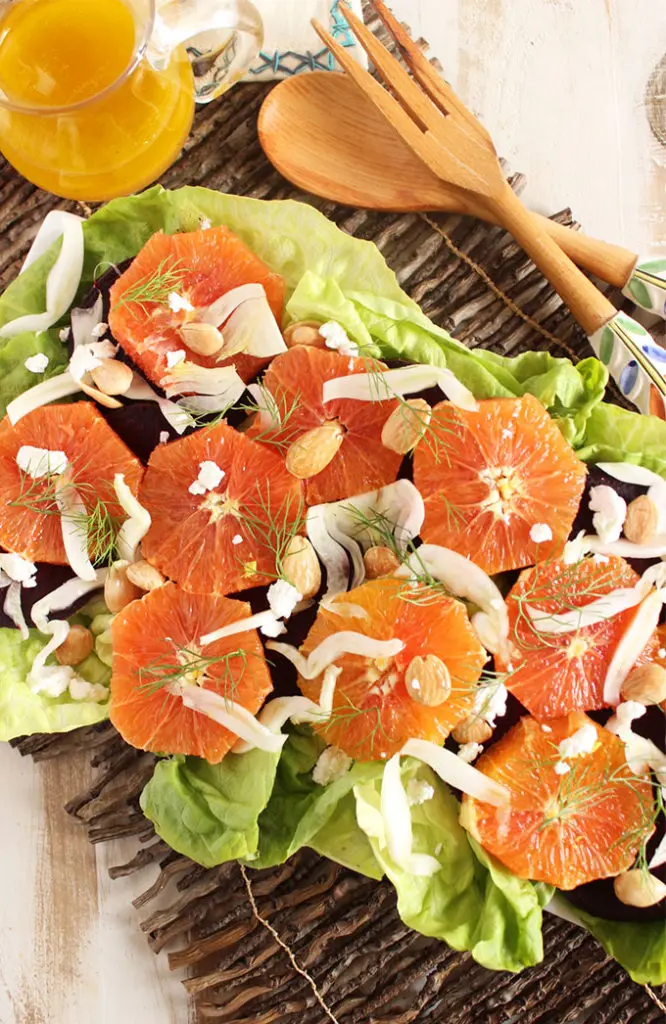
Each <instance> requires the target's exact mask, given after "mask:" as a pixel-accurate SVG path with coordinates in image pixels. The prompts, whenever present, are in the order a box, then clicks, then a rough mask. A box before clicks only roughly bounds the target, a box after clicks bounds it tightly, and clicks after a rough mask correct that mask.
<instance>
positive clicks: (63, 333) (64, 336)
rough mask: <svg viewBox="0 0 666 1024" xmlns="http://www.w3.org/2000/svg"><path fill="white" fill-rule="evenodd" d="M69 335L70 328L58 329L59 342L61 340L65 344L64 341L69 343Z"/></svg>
mask: <svg viewBox="0 0 666 1024" xmlns="http://www.w3.org/2000/svg"><path fill="white" fill-rule="evenodd" d="M70 334H71V328H70V327H62V328H61V329H60V330H59V331H58V337H59V338H60V340H61V341H63V342H65V341H69V336H70Z"/></svg>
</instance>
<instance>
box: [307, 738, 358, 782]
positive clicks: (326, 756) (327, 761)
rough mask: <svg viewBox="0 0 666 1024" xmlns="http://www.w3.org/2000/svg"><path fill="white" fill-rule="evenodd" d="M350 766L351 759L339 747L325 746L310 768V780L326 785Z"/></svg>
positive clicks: (338, 777)
mask: <svg viewBox="0 0 666 1024" xmlns="http://www.w3.org/2000/svg"><path fill="white" fill-rule="evenodd" d="M351 766H352V759H351V757H349V755H348V754H345V752H344V750H340V748H339V747H326V750H322V752H321V754H320V755H319V757H318V758H317V763H316V765H315V766H314V768H313V769H312V780H313V782H316V783H317V785H318V786H328V784H329V782H335V781H336V780H337V779H341V778H342V777H343V776H344V775H346V774H347V772H348V771H349V769H350V768H351Z"/></svg>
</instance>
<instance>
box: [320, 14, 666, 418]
mask: <svg viewBox="0 0 666 1024" xmlns="http://www.w3.org/2000/svg"><path fill="white" fill-rule="evenodd" d="M370 5H371V7H372V8H373V10H374V11H375V12H376V13H377V15H378V16H379V18H380V19H381V20H382V22H383V23H384V25H385V26H386V28H387V30H388V31H389V32H390V34H391V35H392V36H393V38H394V39H395V41H396V43H397V46H398V49H399V51H400V53H401V55H402V57H403V58H404V61H405V64H406V65H407V67H408V68H409V70H410V71H411V74H409V72H408V71H406V70H405V68H404V67H403V66H402V65H401V64H400V63H399V61H398V60H397V59H396V58H395V57H394V56H393V55H392V54H391V53H389V51H388V50H387V49H386V48H385V47H384V46H383V45H382V43H381V42H380V41H379V40H378V39H377V38H376V36H374V35H373V33H372V32H371V31H370V30H369V29H368V28H367V27H366V26H365V24H364V23H363V22H362V21H361V20H360V19H359V18H358V17H357V16H356V15H355V14H354V13H353V11H351V10H350V9H349V7H347V6H344V13H345V17H346V18H347V20H348V22H349V24H350V27H351V29H352V31H353V32H354V35H355V36H356V38H357V39H358V41H359V43H360V44H361V46H362V47H363V49H364V50H365V51H366V53H367V54H368V56H369V58H370V60H371V61H372V63H373V65H374V67H375V69H376V71H377V72H378V74H379V75H380V77H381V78H382V79H383V81H384V83H385V85H386V88H384V86H382V85H381V84H380V82H378V81H377V80H376V79H375V78H373V76H372V75H371V74H370V73H369V72H368V71H366V70H365V69H364V68H362V67H361V65H360V64H358V63H357V62H356V61H355V60H354V58H353V57H352V56H351V55H350V54H349V53H348V52H347V51H346V50H345V49H344V47H342V46H341V45H340V44H339V43H338V42H337V41H336V40H335V39H334V38H333V37H332V36H331V35H330V33H329V32H327V30H326V29H325V28H324V27H323V26H322V25H321V24H320V23H319V22H317V21H316V20H315V21H313V26H314V28H315V30H316V31H317V33H318V35H319V36H320V37H321V39H322V40H323V42H324V43H325V44H326V46H328V47H329V48H330V50H331V52H332V53H333V54H334V56H335V58H336V60H337V61H338V63H339V64H340V66H341V67H342V68H343V69H344V71H345V72H346V73H347V74H348V75H349V76H350V78H352V79H353V80H354V82H355V83H356V85H357V86H358V87H359V89H361V90H362V91H363V93H364V94H365V95H366V97H367V98H368V99H369V100H370V101H371V102H372V103H373V104H374V106H375V107H376V108H377V109H378V110H379V111H380V113H381V114H382V116H383V117H384V118H385V119H386V120H387V121H388V122H389V123H390V124H391V125H392V126H393V128H394V129H395V130H396V131H397V132H398V133H399V135H400V136H401V137H402V138H403V140H404V141H405V142H406V143H407V144H408V145H409V146H410V148H411V149H412V150H413V151H414V153H415V154H416V155H417V156H418V157H419V158H420V159H421V160H422V161H423V162H424V163H425V164H426V165H427V166H428V167H429V168H430V170H431V171H432V172H433V173H434V174H436V175H437V176H438V177H439V178H440V179H441V180H442V181H444V182H446V183H448V184H450V185H453V186H455V187H456V188H458V189H461V190H463V191H464V192H468V193H472V194H473V196H474V198H475V201H476V203H477V205H478V204H480V205H481V207H482V208H485V209H487V211H488V213H489V215H490V217H491V218H492V219H493V220H494V221H495V222H496V223H498V224H500V225H501V226H502V227H504V228H505V229H506V230H507V231H509V232H510V233H511V234H512V235H513V237H514V238H515V239H516V241H517V242H518V243H519V244H520V245H521V246H522V248H523V249H524V250H525V251H526V252H527V253H528V255H529V256H530V257H531V258H532V259H533V261H534V263H535V264H536V265H537V266H538V267H539V269H540V270H541V272H542V273H543V274H544V276H545V277H546V278H547V279H548V280H549V281H550V283H551V284H552V285H553V287H554V288H555V290H556V291H557V292H558V293H559V295H560V296H561V297H562V299H563V300H564V301H565V302H566V304H567V305H568V307H569V309H570V311H571V313H572V315H573V316H574V317H575V319H576V320H577V321H578V323H579V324H580V325H581V327H582V328H583V330H584V331H585V332H586V334H587V335H588V337H589V338H590V341H591V343H592V346H593V348H594V349H595V351H596V352H597V354H598V355H599V356H600V358H601V359H602V361H603V362H604V363H606V364H607V365H608V367H609V370H610V372H611V374H612V375H613V376H614V378H615V380H616V381H617V382H618V384H619V386H620V388H621V390H622V392H623V394H625V395H626V397H628V398H629V399H630V400H631V401H633V402H634V403H635V404H636V405H637V406H638V407H639V408H640V409H641V411H642V412H649V411H653V412H657V413H658V414H659V415H661V416H662V417H664V416H665V413H664V408H665V405H666V380H665V379H664V377H663V376H662V373H661V372H660V370H659V369H658V368H657V366H656V365H655V364H654V362H653V360H652V358H651V355H650V353H651V352H652V353H654V352H655V351H657V350H658V346H657V345H656V344H655V342H654V341H653V340H652V339H651V337H650V335H649V334H648V333H647V331H645V329H644V328H643V327H642V326H641V325H640V324H638V323H636V322H635V321H634V320H632V319H631V317H628V316H627V315H626V314H624V313H618V311H617V309H616V308H615V306H614V305H613V304H612V302H610V300H609V299H608V298H607V297H606V296H605V295H604V294H603V293H602V292H601V291H599V289H598V288H597V287H596V286H595V285H594V284H593V283H592V282H591V281H590V280H589V279H588V278H587V277H586V276H585V275H584V274H583V273H582V272H581V271H580V270H579V269H578V267H576V266H575V264H574V263H573V262H572V261H571V260H570V259H569V257H568V256H567V255H566V254H565V253H564V252H563V251H562V249H560V247H559V246H558V245H557V243H556V242H555V241H554V240H553V239H552V238H551V237H550V236H549V235H548V233H547V232H546V230H545V229H544V227H543V226H542V224H541V223H540V222H539V219H538V218H537V217H535V216H534V215H533V214H532V213H531V212H530V211H529V210H528V209H527V208H526V207H525V206H524V205H523V203H522V202H521V201H520V199H519V198H518V196H517V195H516V194H515V193H514V192H513V190H512V189H511V187H510V185H509V183H508V182H507V181H506V178H505V177H504V173H503V171H502V168H501V165H500V162H499V158H498V156H497V152H496V150H495V146H494V143H493V141H492V138H491V136H490V135H489V133H488V132H487V131H486V129H485V128H484V127H483V126H482V125H481V124H480V123H479V121H478V120H477V119H476V117H475V116H474V115H473V114H472V113H471V111H470V110H468V109H467V107H466V106H465V105H464V103H463V102H462V101H461V100H460V98H459V97H458V96H457V95H456V94H455V92H454V91H453V89H451V87H450V86H449V85H448V83H447V82H445V81H444V80H443V79H442V78H441V77H440V76H439V74H438V73H437V72H436V70H435V69H434V68H433V67H432V65H431V64H430V62H429V61H428V60H427V58H426V57H425V56H424V54H423V53H422V52H421V50H420V49H419V48H418V46H417V45H416V44H415V43H414V41H413V40H412V39H411V37H410V36H409V34H408V33H407V31H406V30H405V29H404V28H403V27H402V25H400V23H399V22H398V21H397V19H396V18H395V17H394V16H393V15H392V14H391V12H390V11H389V10H388V8H387V7H386V5H385V4H384V2H383V0H370ZM652 388H654V389H656V392H657V393H658V395H659V396H661V400H658V401H657V402H655V401H654V399H655V395H654V392H653V391H652Z"/></svg>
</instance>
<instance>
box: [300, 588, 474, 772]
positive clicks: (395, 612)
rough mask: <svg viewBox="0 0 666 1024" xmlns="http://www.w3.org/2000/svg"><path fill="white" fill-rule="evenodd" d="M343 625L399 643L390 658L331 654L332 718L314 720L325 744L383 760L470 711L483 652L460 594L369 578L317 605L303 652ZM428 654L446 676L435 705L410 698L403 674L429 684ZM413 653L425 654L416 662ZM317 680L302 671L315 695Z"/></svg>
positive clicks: (306, 689) (445, 729)
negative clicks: (336, 670) (334, 674)
mask: <svg viewBox="0 0 666 1024" xmlns="http://www.w3.org/2000/svg"><path fill="white" fill-rule="evenodd" d="M336 605H337V606H339V608H340V610H339V612H338V611H336ZM348 630H349V631H354V632H357V633H362V634H363V635H365V636H368V637H373V638H374V639H376V640H391V639H394V638H397V639H399V640H401V641H402V642H403V643H404V647H403V649H402V651H401V652H400V653H399V654H397V655H395V657H393V658H381V657H380V658H372V657H361V656H359V655H355V654H342V655H340V656H339V657H337V658H336V659H335V664H336V665H337V666H338V667H340V668H342V672H341V674H340V676H339V677H338V680H337V684H336V688H335V695H334V700H333V711H332V714H331V718H330V720H329V722H327V723H326V724H323V725H319V726H316V727H315V728H316V729H317V731H318V732H320V733H321V735H322V736H323V737H324V739H325V740H326V742H327V743H332V744H334V745H335V746H338V747H340V748H341V749H342V750H344V751H345V753H347V754H348V755H349V756H350V757H353V758H355V759H357V760H373V759H379V758H382V759H385V758H388V757H392V755H393V754H395V753H397V752H398V751H399V750H400V749H401V748H402V747H403V746H404V744H405V743H406V742H407V740H408V739H412V738H414V739H424V740H431V741H432V742H435V743H442V742H443V741H444V740H445V739H446V737H447V736H448V735H449V733H450V732H451V730H452V729H453V728H454V726H456V725H457V724H458V722H460V721H461V720H462V719H463V718H466V717H468V715H469V714H470V712H471V711H472V709H473V706H474V690H475V684H476V682H477V680H478V679H479V676H480V675H481V670H482V668H483V665H484V664H485V662H486V660H487V654H486V652H485V651H484V649H483V647H482V646H481V644H480V643H479V642H478V640H477V639H476V636H475V635H474V633H473V631H472V627H471V626H470V624H469V620H468V618H467V612H466V610H465V606H464V605H463V604H461V603H460V602H459V601H455V600H454V599H453V598H450V597H446V596H444V595H442V594H436V593H433V592H432V590H430V588H426V587H413V588H410V589H407V588H406V584H405V582H404V581H401V580H396V579H391V578H389V577H385V578H383V579H379V580H372V581H370V582H367V583H364V584H363V585H362V586H360V587H357V588H356V589H355V590H350V591H349V592H347V593H345V594H341V595H340V596H339V597H338V598H336V599H335V600H334V601H333V602H332V603H331V605H330V607H329V608H321V607H320V609H319V612H318V614H317V618H316V620H315V622H314V625H313V626H312V629H311V630H310V632H309V634H308V636H307V638H306V640H305V643H304V644H303V646H302V647H301V652H302V654H304V655H308V654H309V653H310V652H311V651H313V650H314V649H315V648H316V647H317V646H318V644H320V643H321V642H322V641H323V640H325V639H326V637H328V636H331V634H334V633H339V632H341V631H348ZM429 655H430V656H434V659H435V660H434V662H432V661H430V662H428V664H430V665H432V664H435V665H436V663H437V659H439V661H440V662H442V663H443V664H444V666H445V670H447V671H446V675H448V677H449V679H450V693H449V695H448V696H447V697H446V699H444V700H443V701H442V703H440V704H437V705H434V706H428V705H426V704H424V703H421V700H419V699H415V698H414V697H413V696H411V695H410V690H408V688H407V685H406V678H407V681H408V683H410V688H411V692H416V693H417V694H418V693H419V690H420V692H421V693H423V691H424V689H425V688H427V685H428V668H427V667H426V666H425V665H424V660H426V661H427V656H429ZM416 658H420V659H422V660H421V661H417V662H414V659H416ZM410 666H412V668H411V670H410ZM415 669H418V671H416V672H415ZM414 679H416V682H417V683H418V687H417V689H416V690H414ZM321 683H322V679H321V677H318V678H316V679H314V680H306V679H304V678H302V677H299V687H300V688H301V690H302V691H303V693H304V694H305V696H306V697H310V699H312V700H315V701H316V700H318V699H319V694H320V689H321ZM426 699H427V697H426Z"/></svg>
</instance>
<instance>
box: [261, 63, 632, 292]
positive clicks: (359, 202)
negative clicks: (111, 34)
mask: <svg viewBox="0 0 666 1024" xmlns="http://www.w3.org/2000/svg"><path fill="white" fill-rule="evenodd" d="M259 139H260V142H261V145H262V147H263V149H264V152H265V153H266V156H267V157H268V159H269V160H270V161H271V163H272V164H273V165H274V166H275V167H276V168H277V169H278V171H280V173H281V174H282V175H284V177H285V178H287V179H288V180H289V181H291V182H293V183H294V184H295V185H297V186H298V187H299V188H303V189H305V190H306V191H308V192H312V193H314V195H318V196H322V197H323V198H325V199H332V200H334V201H335V202H338V203H344V204H346V205H348V206H361V207H366V208H368V209H373V210H388V211H400V212H403V213H406V212H414V211H416V212H418V211H426V210H428V211H438V210H442V211H446V212H448V213H462V214H468V215H470V216H474V217H479V218H481V219H482V220H489V221H491V222H493V223H496V221H494V220H493V218H492V217H491V214H490V213H489V211H488V210H487V209H486V208H485V206H483V205H482V203H480V202H479V200H478V197H477V196H476V195H474V194H472V193H471V192H468V191H466V190H465V189H461V188H457V187H456V186H454V185H450V184H448V183H446V182H443V181H441V180H440V179H439V178H438V177H437V176H436V175H435V174H434V173H433V172H432V171H431V170H430V169H429V168H428V167H427V166H426V164H425V163H423V162H422V161H421V160H420V159H419V158H418V157H417V156H416V155H415V153H414V152H413V151H412V150H411V149H410V148H409V146H408V145H407V144H406V143H405V142H404V141H403V140H402V138H401V137H400V135H399V134H398V132H397V131H395V129H393V128H392V127H391V125H389V124H388V122H387V121H386V120H385V118H384V117H383V116H382V115H381V114H380V113H379V111H378V110H377V109H376V108H375V107H374V106H373V104H372V103H371V102H370V101H369V100H368V99H366V97H365V96H364V95H363V94H362V93H361V92H360V90H359V89H358V87H357V86H356V85H355V84H354V82H353V81H352V80H351V79H350V78H349V77H348V76H347V75H344V74H341V73H339V72H330V71H316V72H313V73H312V74H307V75H300V76H294V77H293V78H286V79H285V80H284V81H283V82H281V83H280V84H279V85H277V86H275V88H274V89H273V90H272V91H271V92H270V93H269V94H268V96H267V97H266V99H265V100H264V103H263V106H262V108H261V112H260V114H259ZM537 216H539V215H537ZM539 220H540V222H541V223H542V225H543V227H544V229H545V230H546V231H547V232H548V234H549V235H550V236H551V238H553V239H554V241H556V242H557V244H558V245H559V246H560V248H561V249H563V250H564V252H566V253H567V255H568V256H570V257H571V259H572V260H574V261H575V262H576V263H577V264H578V265H579V266H581V267H585V269H586V270H589V271H590V272H591V273H593V274H595V275H596V276H597V277H599V278H600V279H601V280H603V281H607V282H608V283H609V284H612V285H615V287H617V288H622V287H624V285H625V284H626V283H627V281H628V280H629V278H630V277H631V272H632V270H633V268H634V266H635V264H636V262H637V260H638V256H637V255H636V254H635V253H632V252H630V251H629V250H628V249H623V248H621V247H620V246H616V245H611V244H610V243H608V242H601V241H598V240H597V239H595V238H590V237H589V236H588V235H584V234H582V232H580V231H574V230H572V229H571V228H567V227H564V226H563V225H562V224H556V223H555V222H554V221H551V220H549V219H548V218H547V217H541V216H539Z"/></svg>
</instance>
